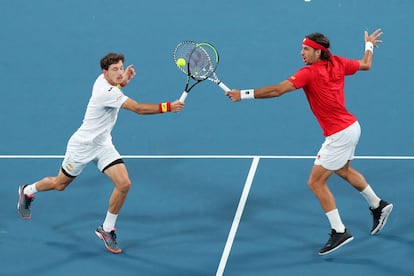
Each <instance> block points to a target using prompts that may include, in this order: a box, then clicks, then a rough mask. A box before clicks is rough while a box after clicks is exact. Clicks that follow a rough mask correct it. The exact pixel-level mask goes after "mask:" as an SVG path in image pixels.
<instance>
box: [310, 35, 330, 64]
mask: <svg viewBox="0 0 414 276" xmlns="http://www.w3.org/2000/svg"><path fill="white" fill-rule="evenodd" d="M306 37H307V38H309V39H311V40H313V41H315V42H316V43H318V44H320V45H322V46H323V47H325V48H326V49H329V47H330V46H331V43H330V42H329V39H328V38H327V37H326V36H325V35H323V34H321V33H312V34H309V35H307V36H306ZM321 60H330V54H329V52H327V51H321Z"/></svg>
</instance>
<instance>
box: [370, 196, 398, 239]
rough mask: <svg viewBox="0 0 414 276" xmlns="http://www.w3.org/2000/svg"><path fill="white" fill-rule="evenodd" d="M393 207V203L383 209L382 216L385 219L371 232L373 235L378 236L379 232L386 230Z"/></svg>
mask: <svg viewBox="0 0 414 276" xmlns="http://www.w3.org/2000/svg"><path fill="white" fill-rule="evenodd" d="M393 207H394V206H393V205H392V203H390V204H388V205H387V206H385V207H384V209H382V214H383V215H384V218H383V219H382V221H380V223H378V225H377V227H375V229H374V230H372V231H371V235H375V234H377V233H378V232H379V231H381V229H382V228H384V226H385V224H386V223H387V220H388V217H389V216H390V214H391V211H392V208H393ZM380 219H381V217H380Z"/></svg>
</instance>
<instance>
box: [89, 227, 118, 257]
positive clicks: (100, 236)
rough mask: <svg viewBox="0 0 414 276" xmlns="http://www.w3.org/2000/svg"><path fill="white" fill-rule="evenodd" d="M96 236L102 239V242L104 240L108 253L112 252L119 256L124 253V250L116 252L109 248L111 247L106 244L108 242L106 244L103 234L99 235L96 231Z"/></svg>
mask: <svg viewBox="0 0 414 276" xmlns="http://www.w3.org/2000/svg"><path fill="white" fill-rule="evenodd" d="M95 234H96V235H97V236H98V238H100V239H101V240H103V242H104V244H105V247H106V249H108V251H110V252H112V253H114V254H119V253H122V249H118V250H114V249H112V248H111V247H109V246H108V245H107V244H106V242H105V238H104V237H103V236H102V234H101V233H99V232H98V231H95Z"/></svg>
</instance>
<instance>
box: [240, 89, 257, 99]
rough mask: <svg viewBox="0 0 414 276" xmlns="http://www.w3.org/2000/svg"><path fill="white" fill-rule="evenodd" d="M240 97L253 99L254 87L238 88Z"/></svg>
mask: <svg viewBox="0 0 414 276" xmlns="http://www.w3.org/2000/svg"><path fill="white" fill-rule="evenodd" d="M240 99H242V100H247V99H254V89H246V90H240Z"/></svg>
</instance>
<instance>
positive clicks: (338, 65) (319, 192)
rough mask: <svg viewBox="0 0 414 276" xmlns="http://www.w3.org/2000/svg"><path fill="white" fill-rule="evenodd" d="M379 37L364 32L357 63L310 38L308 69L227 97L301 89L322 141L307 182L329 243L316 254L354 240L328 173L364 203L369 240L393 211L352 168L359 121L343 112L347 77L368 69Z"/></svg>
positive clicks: (319, 37)
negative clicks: (370, 224)
mask: <svg viewBox="0 0 414 276" xmlns="http://www.w3.org/2000/svg"><path fill="white" fill-rule="evenodd" d="M382 34H383V32H382V31H381V29H377V30H375V31H374V32H373V33H372V34H371V35H368V32H365V53H364V56H363V57H362V59H360V60H352V59H347V58H343V57H339V56H336V55H333V54H331V52H330V51H329V47H330V42H329V39H328V38H327V37H326V36H325V35H323V34H321V33H312V34H310V35H308V36H306V37H305V38H304V39H303V42H302V50H301V55H302V58H303V62H304V63H305V64H306V66H304V67H302V68H301V69H299V70H298V71H297V72H296V73H295V74H294V75H293V76H291V77H289V78H288V79H287V80H285V81H282V82H281V83H279V84H276V85H270V86H266V87H263V88H259V89H246V90H237V89H233V90H231V91H228V92H226V95H227V96H228V97H229V98H230V99H231V100H232V101H240V100H244V99H258V98H273V97H279V96H281V95H283V94H285V93H286V92H290V91H293V90H297V89H300V88H302V89H303V90H304V92H305V94H306V97H307V99H308V102H309V105H310V108H311V110H312V112H313V114H314V115H315V117H316V119H317V120H318V122H319V124H320V126H321V128H322V130H323V134H324V136H325V141H324V143H323V144H322V146H321V148H320V150H319V152H318V154H317V157H316V159H315V162H314V165H313V167H312V171H311V173H310V176H309V180H308V185H309V188H310V189H311V190H312V192H313V193H314V194H315V196H316V197H317V198H318V200H319V202H320V204H321V206H322V209H323V210H324V211H325V214H326V216H327V217H328V220H329V223H330V226H331V233H330V238H329V240H328V242H327V243H326V244H325V245H324V246H323V247H322V249H321V250H320V251H319V254H320V255H325V254H328V253H330V252H332V251H334V250H336V249H338V248H339V247H340V246H342V245H344V244H346V243H348V242H350V241H351V240H352V239H353V237H352V234H351V233H350V232H349V231H348V230H347V229H346V228H345V226H344V224H343V222H342V220H341V217H340V214H339V212H338V209H337V207H336V203H335V198H334V196H333V194H332V193H331V191H330V189H329V187H328V185H327V180H328V179H329V177H330V176H331V175H332V174H334V173H335V174H337V175H339V176H340V177H342V178H343V179H344V180H346V181H347V182H348V183H349V184H351V185H352V186H353V187H354V188H355V189H357V190H358V191H359V192H360V193H361V195H362V196H363V197H364V198H365V199H366V201H367V202H368V205H369V209H370V210H371V212H372V215H373V227H372V229H371V235H375V234H377V233H378V232H379V231H380V230H381V229H382V228H383V227H384V225H385V223H386V222H387V219H388V216H389V215H390V213H391V211H392V208H393V205H392V204H391V203H388V202H386V201H384V200H382V199H381V198H379V197H378V196H377V195H376V194H375V192H374V191H373V189H372V187H371V186H370V185H369V184H368V183H367V181H366V180H365V178H364V176H363V175H362V174H361V173H359V172H358V171H357V170H355V169H354V168H352V167H351V166H350V163H351V160H352V159H353V157H354V153H355V148H356V145H357V144H358V140H359V137H360V134H361V128H360V125H359V123H358V120H357V118H356V117H355V116H354V115H353V114H351V113H350V112H349V111H348V110H347V109H346V106H345V99H344V81H345V76H348V75H353V74H355V73H356V72H357V71H359V70H369V69H370V68H371V65H372V56H373V52H374V47H377V45H378V44H379V43H381V42H382V40H379V38H380V36H381V35H382Z"/></svg>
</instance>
